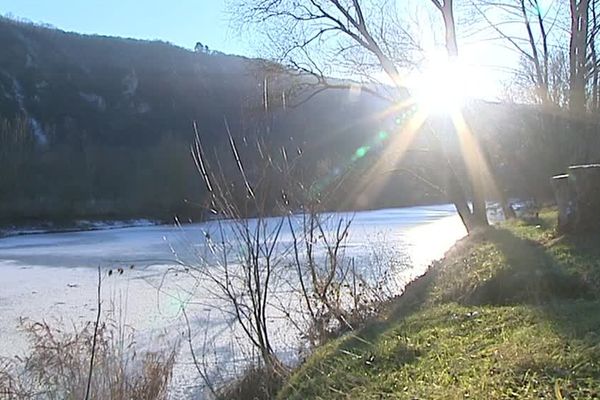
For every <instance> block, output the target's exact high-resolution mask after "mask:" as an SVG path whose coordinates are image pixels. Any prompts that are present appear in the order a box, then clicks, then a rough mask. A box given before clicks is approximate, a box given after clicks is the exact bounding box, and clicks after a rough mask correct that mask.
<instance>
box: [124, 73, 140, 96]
mask: <svg viewBox="0 0 600 400" xmlns="http://www.w3.org/2000/svg"><path fill="white" fill-rule="evenodd" d="M138 84H139V80H138V77H137V74H136V73H135V70H131V72H130V73H129V74H127V75H126V76H125V78H123V86H125V89H124V90H123V94H124V95H125V96H133V95H135V92H136V91H137V88H138Z"/></svg>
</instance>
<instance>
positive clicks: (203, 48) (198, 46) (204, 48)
mask: <svg viewBox="0 0 600 400" xmlns="http://www.w3.org/2000/svg"><path fill="white" fill-rule="evenodd" d="M194 51H195V52H196V53H210V49H209V48H208V46H207V45H204V44H202V43H200V42H197V43H196V46H194Z"/></svg>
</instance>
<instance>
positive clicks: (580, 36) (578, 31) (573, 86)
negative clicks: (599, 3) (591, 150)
mask: <svg viewBox="0 0 600 400" xmlns="http://www.w3.org/2000/svg"><path fill="white" fill-rule="evenodd" d="M570 1H571V38H570V42H569V86H570V89H569V90H570V92H569V108H570V110H571V112H573V113H576V114H580V113H583V112H584V111H585V102H586V96H585V79H586V71H587V38H588V10H589V0H579V1H578V0H570Z"/></svg>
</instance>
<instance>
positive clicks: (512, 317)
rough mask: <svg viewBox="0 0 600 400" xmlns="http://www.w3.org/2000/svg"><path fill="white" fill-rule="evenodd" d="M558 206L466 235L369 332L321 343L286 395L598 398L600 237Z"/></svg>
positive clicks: (393, 397)
mask: <svg viewBox="0 0 600 400" xmlns="http://www.w3.org/2000/svg"><path fill="white" fill-rule="evenodd" d="M555 219H556V214H555V213H554V212H544V213H542V214H541V215H540V219H539V221H535V222H533V223H531V222H530V223H525V222H522V221H514V222H510V223H506V224H504V225H502V226H500V227H497V228H494V229H490V230H489V231H487V232H483V233H480V234H478V235H475V236H472V237H469V238H466V239H464V240H463V241H461V242H460V243H459V244H457V246H455V248H453V249H452V250H451V251H450V252H449V253H448V254H447V256H446V258H445V259H444V260H443V261H442V262H440V263H438V264H437V265H435V266H434V267H433V268H432V269H431V270H430V272H429V273H428V274H426V275H425V276H424V277H422V278H420V279H419V280H417V281H416V282H415V283H413V284H412V285H410V286H409V287H408V288H407V290H406V293H405V295H404V296H402V297H401V298H400V299H399V300H398V301H397V303H396V304H394V306H393V307H391V309H390V310H389V311H388V312H387V314H386V315H385V316H382V318H381V320H380V321H378V322H376V323H372V324H370V325H369V326H367V327H365V328H364V329H363V330H362V331H360V332H358V333H354V334H349V335H346V336H343V337H341V338H339V339H337V340H335V341H332V342H330V343H328V344H326V345H325V346H323V347H322V348H320V349H319V350H318V351H317V352H316V353H315V354H314V355H313V356H312V357H310V358H309V359H308V360H307V361H306V362H305V363H304V364H303V365H302V366H300V367H299V368H298V369H297V370H296V371H295V373H294V374H293V375H292V377H291V378H290V379H289V381H288V382H287V384H286V386H285V387H284V388H283V390H282V391H281V392H280V394H279V397H280V398H281V399H335V398H339V399H458V398H461V399H463V398H473V399H509V398H514V399H540V398H544V399H594V398H600V312H599V311H600V295H599V294H600V290H599V288H600V286H599V285H598V282H600V279H599V277H600V261H599V260H600V249H598V248H597V247H598V245H600V236H589V235H588V236H585V237H569V238H566V237H562V238H558V237H555V234H554V220H555Z"/></svg>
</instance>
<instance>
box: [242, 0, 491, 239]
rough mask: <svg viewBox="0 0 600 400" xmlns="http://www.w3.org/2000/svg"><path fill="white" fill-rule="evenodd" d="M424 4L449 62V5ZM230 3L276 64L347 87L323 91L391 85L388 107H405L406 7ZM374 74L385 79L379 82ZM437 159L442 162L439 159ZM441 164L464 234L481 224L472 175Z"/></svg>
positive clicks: (268, 0) (452, 45) (408, 61)
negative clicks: (264, 41)
mask: <svg viewBox="0 0 600 400" xmlns="http://www.w3.org/2000/svg"><path fill="white" fill-rule="evenodd" d="M432 3H433V4H434V5H435V7H436V8H437V9H438V10H440V11H441V15H442V17H443V21H444V29H445V37H446V40H445V45H446V48H447V52H448V55H449V56H450V58H453V57H456V56H457V55H458V40H457V35H456V24H455V20H454V8H453V3H452V1H451V0H446V1H443V2H439V1H432ZM235 4H236V5H237V9H236V10H237V13H238V15H240V17H239V18H240V19H241V22H242V23H257V24H260V28H261V30H262V31H266V32H267V36H268V37H269V38H270V39H271V41H270V43H271V44H272V46H273V47H274V48H275V51H276V54H278V56H279V60H280V61H284V62H286V63H287V64H288V65H290V66H291V67H292V68H293V69H294V70H297V71H301V72H303V73H305V74H308V75H309V76H313V77H316V78H317V83H319V84H320V85H322V86H323V87H325V88H326V87H335V88H340V87H349V86H350V84H349V83H347V81H346V82H344V81H340V80H336V82H337V84H336V85H331V81H332V80H331V78H328V77H329V76H331V75H344V73H345V76H349V77H358V78H365V79H363V80H362V82H363V83H365V82H368V83H378V82H379V83H381V82H382V81H383V82H385V83H386V85H380V86H363V90H367V91H371V92H373V91H375V92H377V94H380V93H381V92H382V91H383V88H390V87H392V88H393V90H391V91H389V90H387V93H386V94H387V97H388V99H389V100H391V101H392V104H394V105H393V106H392V108H393V107H396V108H397V109H399V108H401V107H398V105H397V104H402V103H406V100H407V97H408V95H407V89H406V81H405V77H406V72H407V71H408V70H410V69H414V68H418V66H419V65H420V63H421V61H422V60H423V57H424V54H423V51H422V50H423V49H422V48H421V46H420V40H419V35H418V33H416V32H418V31H419V30H418V29H414V26H415V25H414V24H411V23H410V21H407V19H406V15H407V8H406V7H407V6H406V4H404V3H402V4H398V3H397V2H389V1H385V0H382V1H370V2H365V1H361V0H303V1H292V0H252V1H237V2H235ZM425 10H426V9H425ZM426 11H427V10H426ZM447 72H448V75H449V76H447V77H444V78H445V79H452V78H453V77H452V76H450V74H451V71H447ZM382 74H383V75H384V76H385V77H386V79H385V80H383V79H381V78H379V77H381V76H382ZM340 82H341V84H340ZM344 85H346V86H344ZM390 85H391V86H390ZM442 150H443V147H442ZM443 156H444V157H445V158H446V159H447V160H449V157H447V155H446V154H445V153H444V154H443ZM478 158H481V155H479V156H478ZM448 162H449V164H450V167H449V168H448V171H449V177H448V179H447V181H448V185H447V188H448V190H447V194H448V197H449V198H450V200H451V201H452V202H454V204H455V205H456V208H457V210H458V212H459V214H460V216H461V218H462V220H463V222H464V224H465V226H466V228H467V230H469V231H471V230H472V229H475V228H477V227H479V226H486V225H487V224H488V222H487V217H486V213H485V201H484V200H485V199H484V194H483V190H482V185H481V182H480V177H478V176H468V175H467V176H459V175H457V171H458V170H459V168H457V167H456V166H454V165H451V164H452V163H451V161H448ZM476 168H477V167H476ZM473 177H475V179H474V180H473V179H472V178H473ZM468 193H472V194H473V204H474V207H473V210H471V209H470V207H469V205H468V197H469V196H468Z"/></svg>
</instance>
